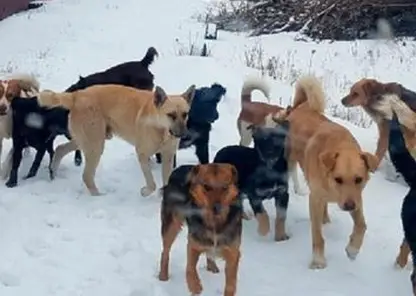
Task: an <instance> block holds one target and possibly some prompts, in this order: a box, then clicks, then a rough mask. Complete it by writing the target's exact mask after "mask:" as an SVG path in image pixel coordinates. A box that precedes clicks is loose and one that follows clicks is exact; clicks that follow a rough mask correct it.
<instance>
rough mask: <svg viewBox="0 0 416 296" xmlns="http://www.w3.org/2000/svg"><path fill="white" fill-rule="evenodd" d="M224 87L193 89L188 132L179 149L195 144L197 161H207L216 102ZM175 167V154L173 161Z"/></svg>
mask: <svg viewBox="0 0 416 296" xmlns="http://www.w3.org/2000/svg"><path fill="white" fill-rule="evenodd" d="M226 91H227V90H226V89H225V88H224V87H223V86H222V85H221V84H218V83H214V84H212V85H211V87H201V88H198V89H197V90H196V91H195V96H194V99H193V101H192V105H191V109H190V111H189V115H188V123H187V127H188V133H187V134H186V136H185V137H183V138H182V139H181V140H180V142H179V149H186V148H189V147H191V146H195V154H196V156H197V157H198V160H199V163H201V164H206V163H208V162H209V149H208V144H209V134H210V131H211V126H212V124H213V123H214V122H215V121H216V120H217V119H218V117H219V114H218V111H217V106H218V103H219V102H220V100H221V98H222V96H223V95H225V93H226ZM156 160H157V163H161V161H162V159H161V155H160V153H157V154H156ZM173 165H174V167H176V155H175V158H174V162H173Z"/></svg>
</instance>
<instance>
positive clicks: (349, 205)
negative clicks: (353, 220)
mask: <svg viewBox="0 0 416 296" xmlns="http://www.w3.org/2000/svg"><path fill="white" fill-rule="evenodd" d="M343 208H344V211H354V210H355V202H354V201H353V200H347V201H346V202H345V203H344V206H343Z"/></svg>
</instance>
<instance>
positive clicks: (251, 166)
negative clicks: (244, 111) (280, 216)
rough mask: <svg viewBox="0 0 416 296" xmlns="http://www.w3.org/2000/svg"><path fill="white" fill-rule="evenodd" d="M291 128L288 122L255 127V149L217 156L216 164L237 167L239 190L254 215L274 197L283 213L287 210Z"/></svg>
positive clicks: (224, 151) (228, 151)
mask: <svg viewBox="0 0 416 296" xmlns="http://www.w3.org/2000/svg"><path fill="white" fill-rule="evenodd" d="M288 129H289V122H288V121H285V122H283V123H282V124H280V125H278V126H276V127H275V128H265V127H259V128H255V129H254V131H253V141H254V148H250V147H244V146H238V145H234V146H227V147H224V148H222V149H221V150H220V151H218V153H217V154H216V155H215V157H214V161H213V162H215V163H229V164H232V165H234V166H235V167H236V169H237V172H238V176H239V178H238V180H239V184H238V186H239V189H240V191H241V192H242V193H243V194H244V195H245V196H246V197H247V198H248V200H249V202H250V206H251V208H252V209H253V212H254V214H261V213H263V212H264V211H265V210H264V207H263V201H264V200H266V199H271V198H274V200H275V206H276V209H277V210H279V211H280V213H286V211H287V207H288V203H289V193H288V164H287V160H286V157H285V155H286V149H285V142H286V138H287V137H286V136H287V132H288Z"/></svg>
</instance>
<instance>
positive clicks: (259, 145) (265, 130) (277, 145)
mask: <svg viewBox="0 0 416 296" xmlns="http://www.w3.org/2000/svg"><path fill="white" fill-rule="evenodd" d="M247 128H248V129H250V130H251V131H252V133H253V142H254V148H255V149H256V150H257V152H258V153H259V157H260V159H261V160H262V161H263V162H264V163H265V164H266V165H268V166H273V165H274V164H275V163H276V162H277V161H278V160H279V158H281V157H283V156H284V151H285V143H286V138H287V134H288V132H289V121H287V120H283V121H281V122H280V123H279V124H274V127H268V126H256V125H250V126H248V127H247Z"/></svg>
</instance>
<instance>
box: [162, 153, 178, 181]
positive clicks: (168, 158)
mask: <svg viewBox="0 0 416 296" xmlns="http://www.w3.org/2000/svg"><path fill="white" fill-rule="evenodd" d="M161 153H162V180H163V185H166V184H168V180H169V176H170V174H171V173H172V170H173V159H174V157H175V152H174V150H172V149H163V150H162V152H161Z"/></svg>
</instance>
